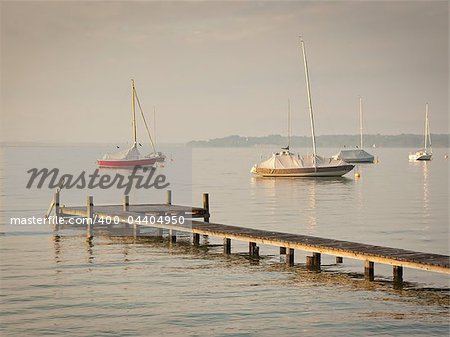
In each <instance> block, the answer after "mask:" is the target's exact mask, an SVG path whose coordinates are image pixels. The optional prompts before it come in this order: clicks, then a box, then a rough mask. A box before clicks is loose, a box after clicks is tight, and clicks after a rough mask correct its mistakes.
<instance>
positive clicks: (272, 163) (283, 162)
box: [256, 151, 347, 169]
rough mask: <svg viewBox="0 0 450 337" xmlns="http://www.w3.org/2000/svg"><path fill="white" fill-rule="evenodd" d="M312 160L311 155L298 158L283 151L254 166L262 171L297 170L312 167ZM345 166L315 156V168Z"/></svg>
mask: <svg viewBox="0 0 450 337" xmlns="http://www.w3.org/2000/svg"><path fill="white" fill-rule="evenodd" d="M313 158H314V156H313V155H312V154H311V155H303V156H300V155H298V154H293V153H291V152H287V151H283V152H278V153H274V154H273V155H272V157H270V158H269V159H267V160H265V161H263V162H261V163H260V164H258V165H256V167H257V168H262V169H297V168H307V167H313V166H314V165H313ZM340 165H347V163H344V162H343V161H342V160H336V159H333V158H326V157H321V156H316V167H330V166H340Z"/></svg>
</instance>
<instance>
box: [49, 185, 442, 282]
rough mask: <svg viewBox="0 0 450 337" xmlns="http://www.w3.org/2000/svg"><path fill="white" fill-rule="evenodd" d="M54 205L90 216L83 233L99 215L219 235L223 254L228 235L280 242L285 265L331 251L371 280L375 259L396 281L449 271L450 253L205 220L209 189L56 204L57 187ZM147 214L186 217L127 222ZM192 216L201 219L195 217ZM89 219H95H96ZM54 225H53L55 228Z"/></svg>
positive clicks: (68, 213) (317, 261)
mask: <svg viewBox="0 0 450 337" xmlns="http://www.w3.org/2000/svg"><path fill="white" fill-rule="evenodd" d="M53 206H54V210H55V213H54V214H55V216H56V217H73V216H75V217H83V218H88V219H90V220H92V222H91V223H88V224H87V225H86V227H87V237H88V239H91V238H92V236H93V228H94V227H95V226H96V225H97V224H98V221H99V220H98V219H101V218H107V217H109V218H110V219H116V221H118V222H119V223H120V224H122V225H126V226H132V227H133V228H134V231H133V233H134V235H138V233H139V227H152V228H156V229H157V232H156V233H157V235H159V236H162V235H163V230H167V231H168V236H169V239H170V240H171V242H176V235H177V234H176V233H177V232H181V233H190V234H192V236H193V244H194V245H199V244H200V235H208V236H213V237H219V238H223V242H224V253H225V254H230V253H231V240H239V241H245V242H248V243H249V254H250V255H251V256H252V257H255V258H256V257H258V256H259V247H258V246H257V245H258V244H262V245H271V246H276V247H280V254H283V255H285V256H286V263H287V264H288V265H290V266H293V265H294V252H295V250H301V251H306V252H311V253H312V255H311V256H307V257H306V265H307V267H308V268H311V269H313V270H318V269H320V265H321V254H326V255H332V256H335V257H336V263H343V258H344V257H346V258H351V259H356V260H362V261H365V267H364V275H365V278H366V279H367V280H371V281H373V280H374V264H375V263H380V264H387V265H391V266H393V280H394V284H395V285H397V286H398V285H401V284H402V283H403V268H412V269H420V270H426V271H432V272H437V273H445V274H450V257H449V256H446V255H439V254H432V253H423V252H416V251H411V250H405V249H399V248H390V247H383V246H375V245H370V244H363V243H357V242H350V241H342V240H333V239H327V238H321V237H315V236H308V235H300V234H290V233H282V232H275V231H267V230H259V229H252V228H246V227H239V226H231V225H225V224H218V223H212V222H209V218H210V212H209V196H208V194H204V195H203V206H202V207H188V206H180V205H172V194H171V192H170V191H168V194H167V201H166V203H165V204H139V205H130V204H129V197H128V196H125V197H124V200H123V204H122V205H99V206H97V205H96V206H94V204H93V198H92V197H88V198H87V204H86V206H85V207H82V206H78V207H68V206H63V205H60V202H59V192H56V193H55V197H54V202H53ZM146 216H147V217H149V216H175V217H183V218H186V219H189V221H186V222H185V223H184V224H180V223H178V224H172V223H169V224H167V223H151V224H150V223H149V224H145V223H142V222H141V223H139V225H138V224H136V223H130V219H138V217H140V218H143V217H146ZM196 218H197V219H198V218H201V219H202V220H203V221H198V220H195V219H196ZM94 219H97V220H96V221H97V222H96V221H94ZM58 229H59V228H58V225H57V226H56V227H55V230H58Z"/></svg>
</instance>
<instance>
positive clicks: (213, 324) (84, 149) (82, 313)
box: [0, 146, 450, 336]
mask: <svg viewBox="0 0 450 337" xmlns="http://www.w3.org/2000/svg"><path fill="white" fill-rule="evenodd" d="M107 149H108V150H109V149H110V148H108V147H106V146H66V147H50V146H47V147H44V146H41V147H6V148H5V147H4V148H2V166H1V167H0V168H1V174H0V179H1V180H0V186H1V188H2V193H1V194H2V200H1V205H2V209H1V229H0V230H1V232H2V236H1V237H0V240H1V241H0V242H1V245H0V250H1V255H0V256H1V301H2V303H1V308H2V312H1V314H0V315H1V323H2V324H1V329H2V330H1V334H2V335H3V336H9V335H11V336H12V335H17V336H26V335H76V336H92V335H124V336H126V335H129V336H136V335H141V336H150V335H152V336H160V335H162V334H172V335H174V336H185V335H193V336H211V335H217V336H235V335H239V336H269V335H270V336H273V335H282V336H283V335H291V336H297V335H305V336H323V335H331V336H350V335H354V336H361V335H380V336H385V335H393V336H394V335H395V336H399V335H408V336H433V335H443V336H447V335H448V334H449V290H448V289H449V287H450V285H449V278H448V276H446V275H441V274H434V273H426V272H422V271H415V270H410V269H405V272H404V278H405V280H406V281H407V283H406V285H405V288H404V289H403V290H394V289H393V288H392V284H391V283H390V280H391V268H389V267H386V266H379V265H375V275H376V282H372V283H367V282H365V281H364V280H363V278H362V276H361V272H362V271H363V264H362V262H360V261H352V260H349V259H344V264H343V265H339V266H337V265H334V258H332V257H326V256H325V257H323V262H324V264H325V266H324V267H323V270H322V272H321V273H314V272H308V271H307V270H306V269H305V268H304V265H303V263H304V260H305V254H303V253H301V252H296V262H297V265H296V266H295V267H294V268H287V267H285V266H284V264H283V263H280V257H279V256H278V255H277V249H275V248H272V247H268V246H262V247H261V248H260V253H261V254H262V259H261V261H260V262H259V264H255V263H254V262H250V261H249V260H248V259H247V258H246V256H245V254H243V252H245V251H246V250H247V244H245V243H239V242H234V241H233V254H232V255H231V256H230V257H225V256H223V254H222V247H220V246H218V245H217V244H219V243H220V242H219V240H214V239H213V238H210V239H209V240H210V241H209V245H204V246H202V247H200V248H194V247H192V246H191V245H190V244H189V238H188V237H186V238H184V239H181V240H180V242H179V243H177V244H175V245H171V246H170V245H169V244H167V243H164V242H158V241H156V240H154V239H141V240H139V239H137V240H132V239H130V238H110V237H101V238H95V239H94V240H93V242H92V243H91V244H88V243H86V241H85V238H84V236H83V234H84V233H82V232H76V231H72V232H70V233H64V235H62V236H61V237H59V238H57V237H56V238H55V237H54V236H53V233H52V232H51V228H50V227H49V226H46V225H40V226H39V225H20V226H17V225H16V226H11V225H9V218H10V217H12V216H15V217H19V216H20V217H25V216H33V215H36V216H42V215H43V213H45V211H46V209H47V207H48V203H49V201H50V198H51V196H52V192H51V191H49V190H48V189H41V190H38V189H31V190H27V189H25V187H24V186H25V184H26V181H27V180H28V175H27V173H26V171H27V170H28V169H30V168H32V167H44V166H46V167H49V168H53V167H59V168H61V170H62V171H65V172H74V173H75V172H80V171H81V170H83V169H85V170H88V171H89V170H90V171H92V170H93V169H94V168H95V166H94V163H95V159H96V158H97V157H99V156H101V154H102V153H104V152H105V150H107ZM168 151H170V152H172V153H174V161H173V162H172V163H168V164H167V165H166V167H165V168H162V170H167V171H170V170H171V166H175V165H177V163H180V162H181V161H182V160H178V158H180V157H181V156H184V159H183V160H184V161H183V166H184V167H183V170H184V171H185V172H184V174H185V175H186V177H184V178H183V179H180V180H179V181H177V182H174V183H173V186H172V189H173V190H174V203H182V204H193V205H200V204H201V193H202V192H209V193H210V205H211V213H212V218H211V221H217V222H224V223H228V224H236V225H241V226H248V227H254V228H261V229H273V230H277V231H285V232H292V233H300V234H310V235H317V236H323V237H328V238H335V239H344V240H352V241H358V242H364V243H370V244H381V245H386V246H392V247H399V248H405V249H413V250H419V251H425V252H434V253H441V254H447V255H448V254H449V241H448V240H449V233H448V232H449V213H448V212H449V211H448V204H449V189H448V187H449V181H448V179H449V160H448V159H444V154H446V153H448V149H435V151H434V152H435V154H434V160H433V161H432V162H429V163H409V162H408V152H409V151H410V150H409V149H374V151H372V152H373V153H374V154H375V155H376V156H378V158H379V163H378V164H374V165H361V166H358V167H357V170H358V172H360V174H361V178H359V179H355V178H354V176H353V172H352V173H351V174H349V175H347V178H343V179H322V180H314V179H259V178H254V177H251V175H250V174H249V170H250V167H251V166H252V165H253V163H255V162H257V161H259V159H260V156H261V155H268V154H270V152H271V149H264V150H261V149H194V150H192V153H190V150H188V149H184V148H171V149H169V150H168ZM300 152H302V153H303V152H304V150H303V149H300ZM335 152H336V149H322V150H321V151H320V153H321V154H324V155H331V154H334V153H335ZM190 155H192V160H190V159H189V158H190ZM186 158H188V159H186ZM187 162H189V165H186V163H187ZM191 165H192V168H191ZM88 194H93V195H94V197H95V200H94V202H95V203H99V204H100V203H120V201H121V192H120V191H103V190H94V191H90V192H88V191H86V190H85V191H79V190H70V191H63V193H62V203H66V204H71V205H73V204H84V203H85V198H86V196H87V195H88ZM130 198H131V201H132V202H163V201H164V200H165V199H164V192H163V191H162V192H159V193H157V192H155V191H153V190H152V191H143V190H139V191H133V193H131V196H130Z"/></svg>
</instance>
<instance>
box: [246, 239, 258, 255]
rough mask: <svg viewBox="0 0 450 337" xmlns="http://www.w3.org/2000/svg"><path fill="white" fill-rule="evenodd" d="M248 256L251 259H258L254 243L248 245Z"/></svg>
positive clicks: (256, 247)
mask: <svg viewBox="0 0 450 337" xmlns="http://www.w3.org/2000/svg"><path fill="white" fill-rule="evenodd" d="M248 254H249V255H250V257H253V258H258V257H259V247H258V246H257V245H256V242H249V243H248Z"/></svg>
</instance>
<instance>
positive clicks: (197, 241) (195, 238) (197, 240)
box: [192, 233, 200, 246]
mask: <svg viewBox="0 0 450 337" xmlns="http://www.w3.org/2000/svg"><path fill="white" fill-rule="evenodd" d="M192 242H193V243H194V246H199V245H200V234H197V233H194V234H192Z"/></svg>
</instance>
